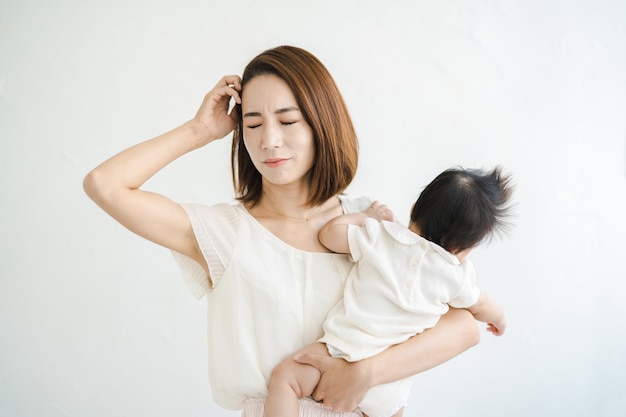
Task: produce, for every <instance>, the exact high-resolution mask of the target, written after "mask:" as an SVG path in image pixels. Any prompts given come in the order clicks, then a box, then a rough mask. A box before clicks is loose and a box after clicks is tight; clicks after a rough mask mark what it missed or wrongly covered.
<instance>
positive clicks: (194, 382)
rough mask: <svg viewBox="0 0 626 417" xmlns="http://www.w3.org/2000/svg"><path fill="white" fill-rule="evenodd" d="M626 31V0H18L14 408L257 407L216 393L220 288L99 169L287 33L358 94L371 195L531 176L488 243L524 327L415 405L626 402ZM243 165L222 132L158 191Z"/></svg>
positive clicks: (360, 184) (1, 311)
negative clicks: (206, 299) (210, 335)
mask: <svg viewBox="0 0 626 417" xmlns="http://www.w3.org/2000/svg"><path fill="white" fill-rule="evenodd" d="M625 22H626V3H624V2H623V1H622V0H613V1H610V0H604V1H593V2H591V1H583V0H578V1H556V0H518V1H513V0H509V1H487V0H480V1H479V0H466V1H463V0H432V1H404V2H401V1H396V2H393V1H386V2H382V1H356V0H352V1H343V2H338V1H337V2H335V1H330V0H324V1H320V0H316V1H309V2H307V3H302V4H300V2H296V1H293V0H289V1H287V0H266V1H252V0H246V1H232V2H226V1H223V2H216V1H206V0H188V1H180V0H176V1H174V0H154V1H144V2H140V1H138V0H109V1H106V2H105V1H100V2H95V1H79V0H64V1H55V2H52V1H43V0H22V1H20V2H9V1H8V0H3V1H2V2H1V3H0V138H1V141H0V186H1V188H0V190H1V192H0V416H1V417H48V416H51V417H52V416H55V417H56V416H137V415H141V416H175V415H176V416H189V417H192V416H231V415H236V414H235V413H233V412H228V411H223V410H221V409H219V408H218V407H216V406H215V405H214V404H213V403H212V400H211V398H210V393H209V385H208V378H207V370H206V367H207V365H206V357H205V355H206V352H205V350H206V341H205V334H204V305H203V303H198V302H196V301H195V300H194V299H193V298H192V297H191V296H190V295H189V294H188V293H187V292H186V288H185V287H184V284H183V283H182V281H181V280H180V278H179V272H178V270H177V268H176V266H175V265H174V262H173V260H172V258H171V256H170V255H169V253H168V252H167V251H166V250H163V249H161V248H159V247H156V246H155V245H153V244H151V243H148V242H146V241H143V240H141V239H140V238H138V237H135V236H134V235H132V234H131V233H129V232H128V231H126V230H125V229H123V228H122V227H121V226H119V225H118V224H116V223H115V222H113V221H112V220H111V219H109V218H108V217H107V216H106V215H105V214H104V213H103V212H101V211H100V210H99V209H98V208H97V207H96V206H95V205H94V204H93V203H92V202H91V201H89V200H88V199H87V197H86V196H85V195H84V194H83V192H82V188H81V182H82V178H83V176H84V175H85V173H86V172H87V171H88V170H89V169H90V168H92V167H94V166H95V165H96V164H97V163H99V162H100V161H102V160H104V159H105V158H107V157H108V156H110V155H112V154H113V153H115V152H117V151H119V150H121V149H123V148H125V147H127V146H129V145H131V144H133V143H135V142H138V141H140V140H143V139H147V138H149V137H152V136H155V135H156V134H159V133H161V132H163V131H165V130H168V129H170V128H172V127H174V126H176V125H178V124H179V123H182V122H183V121H185V120H187V119H188V118H190V117H191V116H192V115H193V114H194V112H195V110H196V108H197V106H198V104H199V103H200V101H201V99H202V96H203V95H204V93H205V92H206V91H208V90H209V89H210V88H211V87H212V86H213V85H214V84H215V82H217V80H218V79H219V78H220V77H221V76H222V75H223V74H226V73H240V72H241V71H242V69H243V67H244V65H245V64H246V62H247V61H248V60H249V59H251V58H252V57H253V56H254V55H255V54H257V53H258V52H260V51H262V50H264V49H266V48H268V47H272V46H276V45H279V44H294V45H298V46H302V47H304V48H306V49H309V50H310V51H312V52H313V53H315V54H316V55H317V56H318V57H319V58H321V59H322V61H324V62H325V63H326V65H327V66H328V67H329V69H330V70H331V72H332V73H333V75H334V76H335V78H336V81H337V82H338V84H339V86H340V88H341V90H342V92H343V93H344V95H345V99H346V101H347V102H348V105H349V107H350V109H351V112H352V115H353V118H354V122H355V124H356V127H357V130H358V133H359V136H360V141H361V147H362V151H361V160H360V169H359V172H358V178H357V179H356V181H355V182H354V183H353V185H352V186H351V189H350V192H351V193H354V194H367V195H370V196H372V197H375V198H378V199H380V200H383V201H386V202H388V203H389V204H390V205H391V206H392V207H393V208H394V209H395V210H396V212H397V213H398V214H400V215H401V216H403V217H406V213H407V210H408V206H409V204H410V203H411V201H412V199H413V198H414V197H415V196H416V195H417V193H418V192H419V191H420V187H422V186H423V185H425V184H426V183H427V182H428V181H429V180H430V179H431V178H432V177H433V176H434V175H435V174H437V173H438V172H439V171H440V170H442V169H443V168H446V167H449V166H452V165H458V164H461V165H465V166H473V167H481V166H483V167H490V166H493V165H495V164H502V165H504V166H505V167H506V168H508V170H509V171H510V172H512V173H513V174H514V176H515V179H516V182H517V184H518V189H517V195H516V200H517V201H518V209H517V214H518V217H517V219H516V227H515V229H514V230H513V232H512V233H511V235H510V237H509V238H508V239H506V240H504V241H501V242H496V243H494V244H491V245H489V246H486V247H483V248H481V249H479V250H478V251H477V252H475V254H474V255H473V258H474V262H475V264H476V266H477V269H478V271H479V275H480V282H481V284H482V287H483V289H484V290H485V291H487V292H489V293H491V294H492V295H494V296H495V297H497V298H498V299H499V300H500V301H501V303H502V304H503V305H504V306H505V308H506V310H507V312H508V315H509V320H510V325H509V326H510V328H509V331H508V333H507V334H506V335H505V336H504V337H502V338H495V337H492V336H491V335H489V334H488V333H486V332H485V331H484V330H481V331H482V333H483V340H482V343H481V344H480V345H479V346H477V347H475V348H473V349H471V350H470V351H469V352H467V353H465V354H463V355H461V356H460V357H458V358H456V359H454V360H453V361H451V362H449V363H447V364H445V365H443V366H441V367H439V368H437V369H434V370H432V371H429V372H427V373H424V374H422V375H420V376H419V377H418V378H417V380H416V383H415V388H414V393H413V397H412V400H411V404H410V405H409V408H408V410H407V412H406V414H405V415H406V416H459V415H464V416H483V417H484V416H502V415H506V416H510V417H511V416H512V417H516V416H520V417H521V416H560V415H568V416H572V417H577V416H593V417H599V416H604V417H617V416H620V417H621V416H624V415H625V414H626V363H625V359H624V358H625V354H624V352H626V325H624V322H623V318H624V317H626V314H625V313H626V303H625V302H624V298H625V297H624V293H625V291H626V264H625V263H624V261H623V259H624V250H625V249H626V244H625V243H624V241H625V234H626V220H625V213H626V147H625V142H626V123H625V120H626V47H625V45H626V33H625V27H624V24H625ZM228 158H229V140H224V141H223V142H221V143H219V144H212V145H210V146H209V147H207V148H206V149H202V150H199V151H197V152H195V153H194V154H191V155H188V156H186V157H184V158H183V159H182V160H180V161H178V162H177V163H175V164H174V165H172V166H171V167H168V168H167V169H166V170H165V171H164V172H163V173H162V174H160V175H158V176H157V177H156V178H154V179H153V180H151V181H150V183H149V185H148V186H149V187H150V188H152V189H155V190H158V191H160V192H163V193H165V194H168V195H170V196H172V197H173V198H174V199H176V200H179V201H199V202H207V203H213V202H218V201H225V200H230V199H231V197H232V190H231V185H230V180H229V178H230V177H229V175H230V173H229V167H228Z"/></svg>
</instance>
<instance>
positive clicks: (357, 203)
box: [337, 194, 374, 213]
mask: <svg viewBox="0 0 626 417" xmlns="http://www.w3.org/2000/svg"><path fill="white" fill-rule="evenodd" d="M337 197H339V201H341V205H342V206H343V211H344V213H358V212H361V211H365V209H367V208H368V207H369V206H370V204H372V202H373V201H374V200H372V199H371V198H369V197H365V196H359V197H355V196H351V195H348V194H340V195H338V196H337Z"/></svg>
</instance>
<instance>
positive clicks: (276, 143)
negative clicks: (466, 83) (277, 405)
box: [84, 46, 478, 416]
mask: <svg viewBox="0 0 626 417" xmlns="http://www.w3.org/2000/svg"><path fill="white" fill-rule="evenodd" d="M231 99H232V100H233V101H234V102H235V107H234V108H233V110H232V111H231V112H230V113H229V111H228V109H229V103H230V101H231ZM233 130H234V133H233V145H232V154H231V158H232V165H233V166H232V168H233V182H234V185H235V190H236V193H237V199H238V200H239V204H236V205H229V204H218V205H215V206H211V207H209V206H203V205H180V204H177V203H175V202H173V201H171V200H169V199H168V198H166V197H164V196H162V195H159V194H155V193H151V192H148V191H144V190H142V189H141V188H140V187H141V186H142V185H143V184H144V183H145V182H146V181H147V180H148V179H149V178H150V177H151V176H153V175H154V174H155V173H157V172H158V171H159V170H160V169H162V168H163V167H165V166H166V165H168V164H169V163H171V162H172V161H174V160H175V159H177V158H179V157H180V156H182V155H183V154H185V153H187V152H189V151H192V150H195V149H197V148H200V147H202V146H204V145H206V144H208V143H210V142H212V141H214V140H218V139H220V138H223V137H224V136H226V135H227V134H229V133H230V132H231V131H233ZM357 152H358V145H357V140H356V135H355V132H354V129H353V126H352V122H351V120H350V117H349V114H348V111H347V109H346V106H345V104H344V102H343V99H342V97H341V94H340V93H339V90H338V89H337V87H336V85H335V83H334V81H333V79H332V77H331V76H330V74H329V73H328V71H327V69H326V68H325V67H324V66H323V64H322V63H321V62H320V61H319V60H318V59H317V58H315V57H314V56H313V55H311V54H310V53H309V52H307V51H305V50H302V49H299V48H295V47H290V46H282V47H277V48H274V49H270V50H268V51H265V52H263V53H261V54H260V55H258V56H257V57H256V58H254V59H253V60H252V61H251V62H250V63H249V64H248V66H247V67H246V69H245V71H244V74H243V77H242V78H239V77H238V76H226V77H224V78H222V79H221V80H220V81H219V83H218V84H217V85H216V86H215V87H214V88H213V89H212V90H211V91H210V92H209V93H208V94H207V95H206V96H205V98H204V101H203V103H202V105H201V106H200V109H199V110H198V112H197V114H196V116H195V117H194V118H193V119H191V120H190V121H188V122H186V123H185V124H183V125H182V126H179V127H178V128H176V129H174V130H172V131H170V132H167V133H165V134H163V135H161V136H158V137H156V138H154V139H151V140H148V141H146V142H143V143H140V144H138V145H135V146H133V147H131V148H129V149H127V150H125V151H123V152H121V153H119V154H117V155H115V156H114V157H112V158H111V159H109V160H107V161H105V162H104V163H102V164H101V165H99V166H98V167H96V168H95V169H94V170H93V171H91V172H90V173H89V174H88V175H87V177H86V178H85V181H84V188H85V191H86V192H87V194H88V195H89V196H90V197H91V198H92V199H93V200H94V201H95V202H96V203H97V204H98V205H99V206H100V207H102V208H103V209H104V210H105V211H106V212H107V213H108V214H110V215H111V216H112V217H113V218H115V219H116V220H117V221H119V222H120V223H121V224H122V225H124V226H125V227H127V228H128V229H130V230H131V231H132V232H134V233H136V234H138V235H140V236H143V237H144V238H146V239H149V240H151V241H153V242H155V243H157V244H159V245H162V246H164V247H166V248H169V249H171V250H172V251H173V252H174V254H175V257H176V259H177V261H178V262H179V264H180V266H181V268H182V270H183V272H184V276H185V277H186V278H187V279H188V282H189V284H190V285H191V288H192V290H193V291H194V292H195V294H196V295H197V296H204V295H207V298H208V322H209V323H208V327H209V329H208V332H209V352H210V355H209V368H210V369H209V371H210V378H211V386H212V390H213V396H214V398H215V400H216V402H217V403H218V404H219V405H221V406H223V407H225V408H230V409H239V408H243V410H244V412H243V413H244V415H245V416H253V415H257V416H262V415H263V398H264V397H265V396H266V394H267V381H268V379H269V376H270V374H271V371H272V369H273V367H274V366H275V365H277V364H278V363H279V362H280V361H281V360H282V359H284V358H285V357H286V356H289V355H290V354H293V352H295V351H296V350H298V349H299V348H301V347H303V346H305V345H307V344H309V343H312V342H313V341H315V340H317V338H319V337H320V336H321V331H322V327H321V325H322V322H323V320H324V318H325V316H326V313H327V312H328V311H329V310H330V308H331V307H332V306H333V305H334V304H335V303H336V302H337V301H338V300H339V299H340V297H341V294H342V286H343V282H344V280H345V279H346V277H347V275H348V271H349V269H350V267H351V263H350V261H349V260H348V258H347V257H346V256H345V255H341V254H334V253H329V252H328V250H327V249H326V248H325V247H324V246H322V245H321V244H320V242H319V240H318V238H317V235H318V232H319V230H320V229H321V227H322V226H323V225H324V224H325V223H326V222H328V221H329V220H330V219H332V218H334V217H336V216H338V215H340V214H342V213H345V212H354V211H361V210H364V209H366V208H367V206H368V205H369V203H370V201H368V200H367V199H364V198H361V199H353V198H347V197H346V196H343V195H342V194H341V193H342V192H343V191H344V190H345V188H346V187H347V186H348V185H349V184H350V182H351V181H352V179H353V176H354V174H355V172H356V166H357ZM477 341H478V332H477V327H476V325H475V323H474V320H473V318H472V317H471V315H470V314H469V313H467V312H466V311H461V310H452V311H450V312H449V313H448V314H446V315H445V316H444V317H443V318H442V319H441V321H440V322H439V324H437V326H435V327H434V328H433V329H431V330H428V331H426V332H424V333H422V334H420V335H418V336H415V337H414V338H412V339H409V340H408V341H406V342H404V343H402V344H400V345H396V346H394V347H392V348H390V349H388V350H386V351H384V352H383V353H381V354H379V355H377V356H375V357H373V358H370V359H367V360H363V361H360V362H356V363H347V362H345V361H343V360H340V359H332V358H321V357H313V356H307V357H303V358H300V359H299V360H300V361H301V362H302V363H303V365H302V366H308V365H304V364H309V365H313V366H316V367H317V368H318V369H320V371H321V372H322V378H321V381H320V383H319V385H318V387H317V389H316V392H315V393H314V395H313V397H314V398H315V399H316V400H318V401H322V402H323V406H322V405H321V404H319V403H316V402H314V401H310V400H301V410H303V411H302V413H312V414H310V415H340V414H339V412H348V413H349V414H348V415H352V411H353V410H354V409H355V408H356V406H357V404H358V402H359V401H360V400H361V398H362V397H363V396H364V394H365V392H366V391H367V389H368V388H369V387H371V386H374V385H378V384H382V383H386V382H391V381H395V380H398V379H401V378H405V377H407V376H410V375H414V374H416V373H418V372H421V371H424V370H426V369H429V368H431V367H433V366H436V365H438V364H440V363H442V362H445V361H446V360H448V359H450V358H452V357H454V356H456V355H457V354H459V353H461V352H463V351H464V350H466V349H468V348H469V347H471V346H473V345H474V344H475V343H477ZM331 409H333V410H336V413H335V412H333V411H332V410H331Z"/></svg>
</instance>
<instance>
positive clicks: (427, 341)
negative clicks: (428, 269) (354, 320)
mask: <svg viewBox="0 0 626 417" xmlns="http://www.w3.org/2000/svg"><path fill="white" fill-rule="evenodd" d="M479 340H480V336H479V333H478V327H477V325H476V321H475V320H474V318H473V316H472V315H471V313H470V312H469V311H467V310H464V309H452V308H451V309H450V311H448V313H446V314H445V315H443V316H442V317H441V319H440V320H439V322H438V323H437V325H436V326H435V327H433V328H431V329H428V330H426V331H424V332H423V333H420V334H418V335H416V336H413V337H412V338H410V339H409V340H407V341H406V342H404V343H401V344H399V345H395V346H392V347H390V348H389V349H387V350H385V351H383V352H382V353H380V354H378V355H376V356H374V357H372V358H368V359H364V360H362V361H358V362H352V363H349V362H346V361H344V360H343V359H335V358H330V357H320V356H313V355H303V356H300V357H297V358H296V360H297V361H298V362H301V363H308V364H309V365H313V366H315V367H316V368H318V369H319V370H320V371H321V373H322V377H321V380H320V383H319V384H318V386H317V388H316V390H315V393H314V394H313V398H315V399H316V400H318V401H320V400H321V401H323V402H324V405H326V406H328V407H332V408H333V409H334V410H337V411H344V412H348V411H352V410H354V409H355V408H356V407H357V405H358V404H359V402H360V401H361V400H362V399H363V397H364V396H365V393H366V392H367V390H368V389H369V388H371V387H373V386H376V385H380V384H385V383H389V382H393V381H397V380H399V379H402V378H406V377H409V376H412V375H415V374H418V373H420V372H423V371H426V370H428V369H431V368H434V367H435V366H437V365H440V364H442V363H444V362H446V361H448V360H450V359H452V358H454V357H455V356H457V355H459V354H460V353H462V352H464V351H466V350H467V349H469V348H471V347H472V346H475V345H476V344H477V343H478V342H479Z"/></svg>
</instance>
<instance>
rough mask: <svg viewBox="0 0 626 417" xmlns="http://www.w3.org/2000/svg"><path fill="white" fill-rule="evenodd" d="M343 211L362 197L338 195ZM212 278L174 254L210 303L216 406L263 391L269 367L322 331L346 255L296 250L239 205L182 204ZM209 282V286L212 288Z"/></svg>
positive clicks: (358, 207)
mask: <svg viewBox="0 0 626 417" xmlns="http://www.w3.org/2000/svg"><path fill="white" fill-rule="evenodd" d="M340 200H341V204H342V206H343V210H344V213H352V212H358V211H363V210H365V209H366V208H367V207H368V206H369V205H370V203H371V200H369V199H367V198H347V197H345V196H342V197H340ZM183 207H184V208H185V210H186V212H187V214H188V216H189V219H190V221H191V224H192V227H193V230H194V233H195V235H196V238H197V240H198V244H199V246H200V249H201V251H202V253H203V255H204V257H205V259H206V261H207V264H208V267H209V271H210V274H211V281H209V279H208V278H207V276H206V273H205V272H204V270H203V269H202V268H201V267H200V265H198V263H197V262H195V261H193V260H192V259H190V258H188V257H186V256H184V255H182V254H180V253H177V252H173V254H174V257H175V259H176V261H177V262H178V264H179V266H180V268H181V270H182V272H183V276H184V278H185V279H186V281H187V283H188V285H189V288H190V290H191V291H192V292H193V294H194V295H195V296H196V297H198V298H202V297H203V296H205V295H206V296H207V300H208V308H207V311H208V340H209V352H208V354H209V378H210V382H211V388H212V392H213V397H214V399H215V401H216V403H217V404H219V405H220V406H222V407H224V408H228V409H240V408H241V407H242V404H243V402H244V400H245V399H246V398H264V397H266V396H267V382H268V381H269V377H270V374H271V372H272V369H273V368H274V366H276V365H277V364H278V363H279V362H280V361H281V360H283V359H284V358H285V357H287V356H289V355H291V354H292V353H294V352H295V351H297V350H298V349H300V348H302V347H304V346H305V345H308V344H310V343H313V342H315V341H316V340H317V339H319V338H320V337H321V336H322V323H323V322H324V320H325V318H326V315H327V313H328V312H329V311H330V310H331V308H332V307H333V306H334V305H335V304H336V303H337V302H338V301H339V300H340V298H341V297H342V295H343V287H344V282H345V280H346V278H347V276H348V273H349V272H350V269H351V268H352V266H353V263H352V262H351V261H350V259H349V257H348V255H344V254H335V253H318V252H307V251H303V250H300V249H296V248H294V247H292V246H290V245H288V244H287V243H285V242H283V241H282V240H280V239H279V238H278V237H276V236H275V235H273V234H272V233H271V232H270V231H268V230H267V229H266V228H265V227H263V226H262V225H261V224H260V223H259V222H258V221H257V220H256V219H255V218H254V217H252V215H250V214H249V213H248V211H247V210H246V209H245V208H244V207H243V205H242V204H236V205H229V204H217V205H214V206H206V205H198V204H185V205H183ZM211 282H212V285H211Z"/></svg>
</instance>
